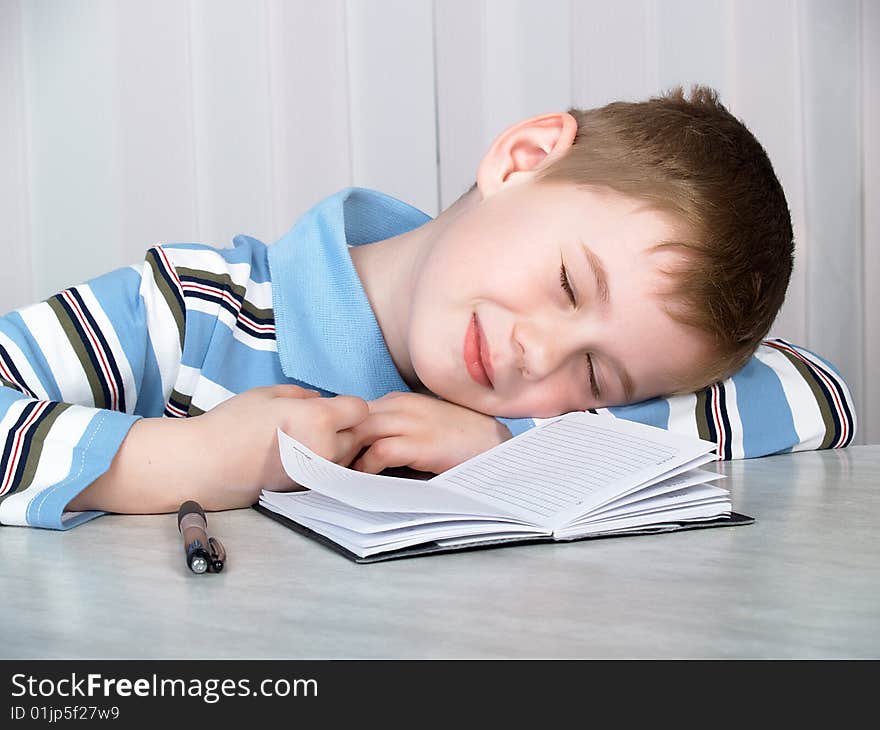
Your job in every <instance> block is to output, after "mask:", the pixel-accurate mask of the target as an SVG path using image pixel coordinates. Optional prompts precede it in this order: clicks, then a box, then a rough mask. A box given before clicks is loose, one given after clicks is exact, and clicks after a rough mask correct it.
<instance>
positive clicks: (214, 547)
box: [208, 537, 226, 573]
mask: <svg viewBox="0 0 880 730" xmlns="http://www.w3.org/2000/svg"><path fill="white" fill-rule="evenodd" d="M208 553H209V555H210V558H209V560H208V572H210V573H219V572H220V571H221V570H223V566H224V565H225V563H226V549H225V548H224V547H223V543H222V542H220V541H219V540H218V539H217V538H216V537H209V538H208Z"/></svg>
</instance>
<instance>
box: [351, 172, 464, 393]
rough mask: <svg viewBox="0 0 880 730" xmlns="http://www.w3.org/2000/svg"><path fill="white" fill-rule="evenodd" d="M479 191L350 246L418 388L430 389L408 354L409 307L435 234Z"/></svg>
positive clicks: (401, 364) (387, 334) (383, 325)
mask: <svg viewBox="0 0 880 730" xmlns="http://www.w3.org/2000/svg"><path fill="white" fill-rule="evenodd" d="M477 196H478V191H476V190H474V191H471V192H468V193H465V194H464V195H462V196H461V197H460V198H459V199H458V200H457V201H456V202H455V203H453V204H452V205H451V206H450V207H449V208H447V209H446V210H444V211H443V212H442V213H441V214H440V215H438V216H437V217H436V218H434V219H433V220H430V221H428V222H427V223H425V224H424V225H422V226H419V227H418V228H414V229H413V230H411V231H407V232H406V233H402V234H400V235H399V236H394V237H393V238H386V239H385V240H382V241H375V242H374V243H368V244H364V245H362V246H353V247H351V248H350V249H349V250H348V252H349V255H350V256H351V260H352V263H353V264H354V268H355V271H357V274H358V277H359V278H360V280H361V284H362V286H363V287H364V291H365V292H366V294H367V299H368V300H369V302H370V306H371V307H372V309H373V313H374V314H375V316H376V321H377V322H378V323H379V328H380V329H381V330H382V336H383V337H384V338H385V344H386V345H387V346H388V352H389V353H390V354H391V359H392V361H393V362H394V366H395V367H396V368H397V370H398V372H399V373H400V375H401V377H402V378H403V380H404V382H405V383H406V384H407V385H408V386H409V387H410V388H411V389H412V390H414V391H416V392H421V393H428V392H429V391H428V390H427V388H425V386H424V385H422V383H421V382H420V381H419V378H418V375H417V373H416V372H415V370H414V368H413V365H412V359H411V357H410V354H409V337H408V333H409V313H410V311H411V303H412V298H413V292H414V290H415V284H416V280H417V277H418V272H419V269H420V268H421V262H422V260H423V259H424V257H425V255H426V254H427V253H428V251H430V249H431V245H432V243H433V241H434V240H435V238H436V237H437V236H438V235H439V234H440V233H441V232H442V231H443V229H444V228H446V226H447V225H449V222H450V221H452V220H453V219H454V218H456V217H458V216H459V215H461V213H463V212H464V211H465V210H468V209H469V208H470V207H471V206H472V205H473V204H474V203H475V202H476V199H477Z"/></svg>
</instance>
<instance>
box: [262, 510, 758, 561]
mask: <svg viewBox="0 0 880 730" xmlns="http://www.w3.org/2000/svg"><path fill="white" fill-rule="evenodd" d="M253 507H254V509H255V510H257V512H261V513H262V514H264V515H266V516H267V517H271V518H272V519H273V520H277V521H278V522H280V523H281V524H282V525H284V526H285V527H289V528H290V529H291V530H295V531H296V532H299V533H301V534H303V535H307V536H308V537H311V538H312V539H314V540H317V541H318V542H320V543H323V544H324V545H326V546H327V547H330V548H333V549H334V550H335V551H336V552H338V553H342V554H343V555H344V556H345V557H347V558H348V559H349V560H353V561H354V562H355V563H380V562H383V561H385V560H399V559H400V558H417V557H421V556H423V555H436V554H439V553H456V552H460V551H462V550H483V549H486V548H499V547H508V546H511V545H522V544H524V543H530V542H531V543H539V542H543V543H548V542H550V543H554V542H555V543H560V542H579V541H580V540H595V539H599V538H604V537H629V536H632V535H658V534H660V533H663V532H679V531H681V530H702V529H705V528H708V527H728V526H733V525H750V524H752V523H753V522H754V521H755V518H754V517H748V516H747V515H741V514H739V513H738V512H731V513H730V516H729V517H719V518H717V519H714V520H706V521H705V522H666V523H663V524H662V525H659V526H657V527H654V528H650V527H648V528H645V529H642V530H629V531H626V532H606V533H603V534H601V535H586V536H584V537H574V538H567V539H564V540H554V539H553V538H552V537H544V536H541V535H535V536H524V537H505V538H499V539H498V540H490V541H487V542H481V543H479V544H477V545H439V544H437V543H436V542H425V543H422V544H421V545H413V546H412V547H407V548H400V549H398V550H389V551H388V552H385V553H378V554H376V555H370V556H368V557H366V558H362V557H360V556H359V555H355V554H354V553H353V552H351V551H350V550H346V549H345V548H344V547H342V546H341V545H340V544H339V543H336V542H334V541H333V540H331V539H330V538H329V537H325V536H324V535H321V534H319V533H317V532H315V531H314V530H310V529H309V528H308V527H304V526H303V525H301V524H299V523H298V522H294V521H293V520H292V519H290V518H289V517H285V516H284V515H281V514H278V513H277V512H273V511H272V510H270V509H268V508H267V507H263V505H261V504H260V503H259V502H258V503H257V504H255V505H253Z"/></svg>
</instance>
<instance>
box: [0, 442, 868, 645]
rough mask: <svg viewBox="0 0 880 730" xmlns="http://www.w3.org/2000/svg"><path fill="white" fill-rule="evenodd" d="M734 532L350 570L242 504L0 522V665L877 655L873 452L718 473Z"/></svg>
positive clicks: (743, 465)
mask: <svg viewBox="0 0 880 730" xmlns="http://www.w3.org/2000/svg"><path fill="white" fill-rule="evenodd" d="M710 468H714V469H718V470H719V471H721V472H723V473H725V474H727V475H728V476H729V478H728V479H726V480H724V482H723V483H724V484H725V486H727V487H728V488H729V489H730V490H731V493H732V500H733V505H734V509H735V510H736V511H739V512H743V513H745V514H749V515H752V516H753V517H755V518H756V520H757V521H756V523H755V524H753V525H748V526H741V527H731V528H724V529H715V530H695V531H689V532H681V533H674V534H665V535H651V536H636V537H628V538H613V539H604V540H587V541H582V542H577V543H569V544H558V545H556V544H539V545H524V546H519V547H511V548H503V549H496V550H480V551H471V552H460V553H453V554H446V555H435V556H430V557H424V558H415V559H408V560H399V561H391V562H387V563H379V564H375V565H357V564H354V563H352V562H349V561H348V560H347V559H345V558H344V557H342V556H340V555H338V554H337V553H335V552H333V551H332V550H330V549H328V548H326V547H324V546H322V545H320V544H318V543H316V542H313V541H311V540H309V539H308V538H306V537H303V536H301V535H299V534H297V533H295V532H293V531H291V530H289V529H287V528H285V527H283V526H282V525H280V524H278V523H277V522H275V521H274V520H271V519H269V518H267V517H265V516H263V515H260V514H258V513H257V512H256V511H254V510H252V509H245V510H234V511H229V512H221V513H213V514H209V527H210V528H211V529H210V532H212V533H213V534H216V535H217V536H218V537H219V538H220V539H221V540H223V542H224V544H225V545H226V547H227V550H228V552H229V564H228V569H227V570H226V571H224V572H223V573H221V574H218V575H200V576H197V575H194V574H191V573H190V572H189V571H188V570H187V568H186V566H185V564H184V560H183V550H182V545H181V539H180V536H179V534H178V532H177V522H176V515H173V514H167V515H145V516H126V515H108V516H105V517H101V518H98V519H97V520H94V521H92V522H90V523H87V524H85V525H82V526H80V527H77V528H75V529H73V530H70V531H67V532H54V531H49V530H38V529H30V528H17V527H2V528H0V555H2V567H0V571H2V585H3V594H4V597H3V603H4V612H3V614H4V615H3V620H2V622H0V658H291V659H295V658H312V659H314V658H366V657H385V658H432V657H462V658H470V657H496V658H497V657H540V658H555V657H582V658H604V657H609V658H611V657H618V658H621V657H623V658H689V657H695V658H747V657H757V658H763V657H767V658H801V657H803V658H806V657H814V658H849V657H870V658H877V657H880V540H878V538H877V532H878V525H880V446H855V447H850V448H848V449H843V450H834V451H821V452H807V453H799V454H789V455H781V456H773V457H765V458H762V459H751V460H746V461H735V462H727V463H719V464H717V465H714V466H713V467H710Z"/></svg>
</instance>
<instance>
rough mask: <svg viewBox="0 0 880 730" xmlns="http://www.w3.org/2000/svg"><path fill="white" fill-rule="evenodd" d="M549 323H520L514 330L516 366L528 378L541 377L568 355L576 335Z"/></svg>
mask: <svg viewBox="0 0 880 730" xmlns="http://www.w3.org/2000/svg"><path fill="white" fill-rule="evenodd" d="M563 330H565V327H562V326H557V325H553V324H550V323H548V322H539V321H528V322H519V323H518V324H517V325H516V326H515V327H514V329H513V349H514V353H515V356H516V365H517V367H518V368H519V370H520V371H521V372H522V374H523V377H525V378H526V379H527V380H541V379H542V378H545V377H547V375H549V374H550V373H552V372H553V371H554V370H556V369H557V368H558V367H559V366H560V364H561V363H562V362H563V361H564V360H565V358H566V357H567V356H568V351H569V350H570V349H571V346H572V334H573V333H570V332H569V333H568V334H566V333H565V332H564V331H563Z"/></svg>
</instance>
